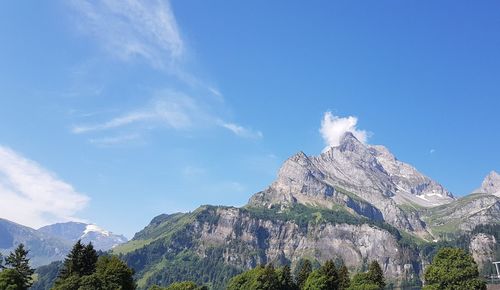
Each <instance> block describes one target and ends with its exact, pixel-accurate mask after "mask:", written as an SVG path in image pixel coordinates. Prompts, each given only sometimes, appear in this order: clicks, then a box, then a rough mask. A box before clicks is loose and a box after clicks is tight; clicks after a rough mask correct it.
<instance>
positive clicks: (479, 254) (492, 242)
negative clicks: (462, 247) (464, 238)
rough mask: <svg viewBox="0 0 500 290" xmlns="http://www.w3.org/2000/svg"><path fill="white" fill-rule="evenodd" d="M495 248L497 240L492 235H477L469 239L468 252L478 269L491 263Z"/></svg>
mask: <svg viewBox="0 0 500 290" xmlns="http://www.w3.org/2000/svg"><path fill="white" fill-rule="evenodd" d="M496 246H497V240H496V239H495V237H494V236H492V235H487V234H483V233H479V234H476V235H474V236H473V237H472V238H471V241H470V245H469V251H470V252H471V253H472V257H473V258H474V261H476V263H477V264H478V266H479V268H480V269H482V268H484V266H485V265H486V264H491V263H492V262H493V260H492V258H493V257H494V256H495V250H496Z"/></svg>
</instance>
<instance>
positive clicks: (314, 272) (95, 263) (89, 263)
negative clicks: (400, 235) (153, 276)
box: [0, 241, 486, 290]
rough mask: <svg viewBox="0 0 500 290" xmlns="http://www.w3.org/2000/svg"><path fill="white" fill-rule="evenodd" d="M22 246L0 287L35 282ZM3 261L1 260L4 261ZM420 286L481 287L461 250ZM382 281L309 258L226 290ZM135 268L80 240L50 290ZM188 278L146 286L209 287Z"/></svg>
mask: <svg viewBox="0 0 500 290" xmlns="http://www.w3.org/2000/svg"><path fill="white" fill-rule="evenodd" d="M28 253H29V250H27V249H25V247H24V245H23V244H19V245H18V247H17V248H16V249H15V250H14V251H13V252H11V253H10V254H9V255H8V256H7V257H5V259H4V258H3V257H2V256H1V255H0V290H27V289H29V288H30V287H31V286H32V285H33V280H34V275H33V274H34V269H33V268H31V266H30V264H29V258H28ZM4 261H5V262H4ZM424 280H425V283H424V284H425V286H424V288H423V289H424V290H455V289H471V290H485V289H486V283H485V281H484V280H482V279H480V277H479V271H478V267H477V264H476V263H475V262H474V259H473V258H472V256H471V255H470V254H469V253H467V252H466V251H465V250H463V249H460V248H450V247H448V248H442V249H440V250H439V251H438V253H437V254H436V255H435V256H434V258H433V260H432V263H431V264H430V265H429V266H428V267H427V268H426V269H425V273H424ZM385 286H386V281H385V278H384V275H383V271H382V269H381V267H380V265H379V263H378V262H377V261H372V262H371V263H370V264H369V266H368V271H366V272H360V273H356V274H354V275H353V276H351V275H350V273H349V270H348V269H347V267H346V266H345V265H341V266H336V265H335V263H334V262H333V261H332V260H328V261H326V262H325V263H324V264H323V265H320V266H319V267H318V268H316V269H313V265H312V263H311V261H309V260H302V261H301V262H300V263H299V264H298V266H297V267H296V269H295V271H294V273H293V274H292V271H291V269H290V266H289V265H285V266H282V267H278V268H275V267H274V266H273V264H267V265H260V266H258V267H256V268H254V269H251V270H248V271H245V272H243V273H241V274H239V275H236V276H234V277H232V278H231V279H230V281H229V283H228V285H227V288H226V289H227V290H254V289H259V290H380V289H384V287H385ZM136 287H137V286H136V283H135V281H134V271H133V270H132V269H131V268H129V267H128V266H127V264H126V263H125V262H123V261H122V260H121V259H119V258H118V257H116V256H112V255H108V254H101V255H99V254H98V253H97V252H96V250H95V249H94V247H93V245H92V243H89V244H87V245H85V244H82V243H81V242H80V241H78V242H77V243H76V244H75V245H74V246H73V248H72V250H71V251H70V253H69V254H68V255H67V257H66V259H65V260H64V262H63V263H62V267H61V269H60V271H59V273H58V276H57V278H56V280H55V282H54V285H53V286H52V288H51V289H52V290H116V289H120V290H134V289H136ZM208 289H209V288H208V287H207V286H204V285H197V284H196V283H195V282H192V281H184V282H175V283H172V284H170V285H169V286H167V287H160V286H152V287H150V290H208Z"/></svg>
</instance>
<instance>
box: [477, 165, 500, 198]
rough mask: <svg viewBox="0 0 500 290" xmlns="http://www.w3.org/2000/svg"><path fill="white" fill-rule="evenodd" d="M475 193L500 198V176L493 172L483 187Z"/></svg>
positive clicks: (485, 179)
mask: <svg viewBox="0 0 500 290" xmlns="http://www.w3.org/2000/svg"><path fill="white" fill-rule="evenodd" d="M474 192H479V193H488V194H493V195H496V196H499V197H500V174H498V173H497V172H496V171H491V172H490V173H489V174H488V175H487V176H486V177H485V178H484V180H483V183H482V184H481V187H480V188H478V189H476V190H475V191H474Z"/></svg>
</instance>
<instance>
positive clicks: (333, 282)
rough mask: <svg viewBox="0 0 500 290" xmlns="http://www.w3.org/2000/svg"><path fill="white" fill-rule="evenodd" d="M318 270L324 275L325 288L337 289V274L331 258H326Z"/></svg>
mask: <svg viewBox="0 0 500 290" xmlns="http://www.w3.org/2000/svg"><path fill="white" fill-rule="evenodd" d="M319 272H320V273H321V274H322V275H323V276H325V277H326V285H327V289H337V288H338V285H339V276H338V273H337V268H336V267H335V264H334V263H333V261H332V260H328V261H326V262H325V264H323V266H321V268H320V269H319Z"/></svg>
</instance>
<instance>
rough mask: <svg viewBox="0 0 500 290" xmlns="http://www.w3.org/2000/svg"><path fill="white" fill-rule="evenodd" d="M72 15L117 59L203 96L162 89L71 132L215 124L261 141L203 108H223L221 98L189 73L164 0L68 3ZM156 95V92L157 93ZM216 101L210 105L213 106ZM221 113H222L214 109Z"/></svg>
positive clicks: (114, 140) (114, 139) (113, 140)
mask: <svg viewBox="0 0 500 290" xmlns="http://www.w3.org/2000/svg"><path fill="white" fill-rule="evenodd" d="M71 3H72V7H73V8H74V10H75V11H76V12H77V25H78V27H79V28H80V29H81V31H83V32H85V33H87V34H89V35H90V36H92V37H93V38H94V39H95V40H96V41H97V43H98V44H99V45H100V46H102V47H103V48H104V49H105V51H106V52H107V53H108V54H110V55H112V56H113V57H115V58H117V59H120V60H122V61H131V60H133V59H142V60H144V61H145V62H146V63H147V64H148V65H150V66H151V67H153V68H155V69H159V71H160V72H162V71H163V72H164V71H166V72H168V73H169V74H171V75H174V76H175V77H177V79H179V80H180V81H181V82H183V83H185V84H187V85H189V86H190V87H194V88H195V91H202V92H204V93H202V94H200V95H201V96H203V97H199V96H192V95H190V96H188V95H186V94H183V93H181V92H179V91H178V90H175V89H169V90H167V91H166V92H165V91H162V92H161V93H160V95H162V96H160V97H158V96H153V97H151V98H150V101H149V102H148V104H146V105H143V106H142V107H140V108H136V109H133V110H130V111H129V112H126V113H123V114H121V115H119V116H116V117H114V118H110V119H109V120H107V121H104V122H103V121H101V122H95V123H90V124H79V125H76V126H73V127H72V129H71V131H72V132H73V133H75V134H83V133H91V132H96V131H108V130H112V129H117V128H128V127H133V126H135V125H137V124H144V125H147V127H148V128H151V127H159V126H163V127H168V128H172V129H175V130H186V129H191V128H194V127H206V126H207V125H208V126H210V125H211V126H217V127H220V128H224V129H226V130H229V131H230V132H232V133H233V134H234V135H236V136H238V137H242V138H248V139H260V138H262V136H263V134H262V133H261V132H260V131H257V130H252V129H250V128H246V127H244V126H242V125H239V124H236V123H233V122H226V121H220V120H221V119H223V118H221V116H219V115H218V114H216V113H215V112H214V111H213V110H212V111H211V110H209V109H207V107H208V108H210V107H212V106H210V104H209V103H210V101H212V103H213V104H215V105H217V106H225V105H224V104H225V102H224V96H223V94H222V93H221V92H220V91H219V90H218V89H217V88H214V87H213V86H211V85H207V84H205V82H204V81H203V80H200V79H198V78H196V77H195V76H194V75H193V74H191V73H190V72H188V71H187V70H186V69H185V67H184V65H183V62H184V60H185V59H186V58H187V54H188V53H187V52H186V44H185V42H184V40H183V38H182V36H181V33H180V31H179V27H178V25H177V21H176V18H175V15H174V13H173V11H172V8H171V6H170V3H169V1H160V0H144V1H138V0H127V1H118V0H103V1H88V0H80V1H72V2H71ZM157 91H159V90H157ZM214 101H215V102H214ZM219 111H224V110H219ZM132 135H133V136H137V135H138V133H137V132H132V133H131V132H128V133H127V134H124V135H121V136H107V137H104V138H102V137H101V138H93V139H90V143H92V144H96V145H112V144H118V143H121V142H126V141H129V140H135V139H137V138H135V137H134V138H127V136H132Z"/></svg>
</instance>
